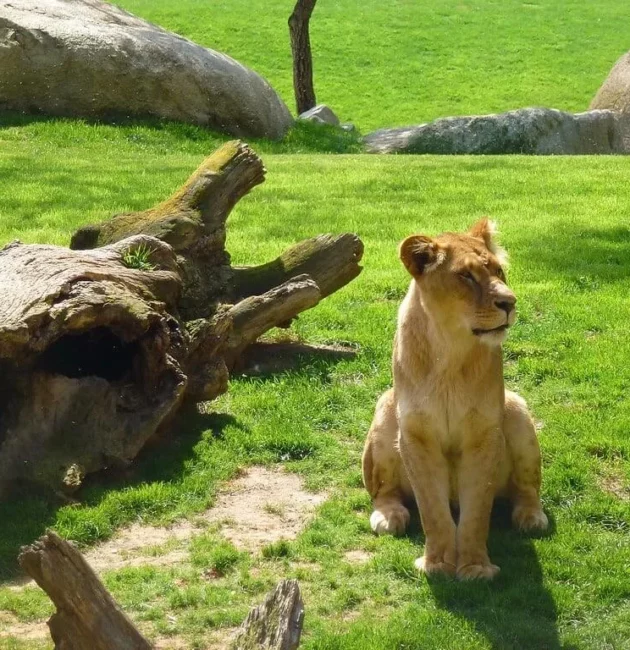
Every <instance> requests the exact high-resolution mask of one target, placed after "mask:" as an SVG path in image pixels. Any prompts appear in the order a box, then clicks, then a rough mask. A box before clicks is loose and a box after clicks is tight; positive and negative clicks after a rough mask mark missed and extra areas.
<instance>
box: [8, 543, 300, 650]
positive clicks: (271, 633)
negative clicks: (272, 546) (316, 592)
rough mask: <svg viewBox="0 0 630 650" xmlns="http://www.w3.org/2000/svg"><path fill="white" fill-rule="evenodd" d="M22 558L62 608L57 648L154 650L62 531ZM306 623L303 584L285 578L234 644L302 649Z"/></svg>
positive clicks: (244, 649) (54, 626) (246, 648)
mask: <svg viewBox="0 0 630 650" xmlns="http://www.w3.org/2000/svg"><path fill="white" fill-rule="evenodd" d="M18 559H19V563H20V566H21V567H22V568H23V569H24V571H26V573H27V574H28V575H29V576H31V578H33V579H34V580H35V582H36V583H37V584H38V585H39V586H40V587H41V588H42V589H43V590H44V591H45V592H46V594H47V595H48V597H49V598H50V599H51V600H52V601H53V604H54V605H55V607H56V610H57V611H56V612H55V613H54V614H53V615H52V616H51V618H50V619H49V621H48V627H49V629H50V635H51V637H52V640H53V641H54V643H55V650H85V649H86V648H90V649H91V650H152V646H151V644H150V643H149V642H148V641H147V640H146V639H145V638H144V637H143V636H142V634H140V632H139V631H138V630H137V629H136V627H135V626H134V625H133V623H132V622H131V621H130V620H129V618H128V617H127V616H126V615H125V613H124V612H123V611H122V610H121V609H120V607H119V606H118V604H117V603H116V601H115V600H114V599H113V598H112V596H111V594H110V593H109V592H108V591H107V590H106V589H105V587H104V586H103V583H102V582H101V581H100V580H99V579H98V577H97V575H96V574H95V573H94V571H93V570H92V568H91V567H90V565H89V564H88V563H87V562H86V561H85V558H84V557H83V556H82V555H81V553H80V552H79V551H78V550H77V549H76V548H75V547H74V546H73V545H72V544H69V543H68V542H67V541H65V540H64V539H62V538H61V537H59V536H58V535H57V534H56V533H54V532H52V531H48V532H47V533H46V534H45V535H44V536H43V537H41V538H40V539H39V540H38V541H37V542H35V543H34V544H32V545H31V546H25V547H23V548H22V550H21V552H20V556H19V558H18ZM303 622H304V605H303V603H302V598H301V595H300V588H299V586H298V583H297V581H296V580H282V581H281V582H279V583H278V585H277V586H276V588H275V589H274V590H273V591H272V592H270V593H269V594H267V597H266V598H265V601H264V602H263V603H262V605H259V606H258V607H255V608H253V609H252V610H251V612H250V613H249V615H248V616H247V618H246V619H245V621H244V622H243V624H242V625H241V627H240V628H239V630H238V632H237V634H236V636H235V638H234V641H233V642H232V644H231V647H232V648H233V649H234V650H296V648H297V647H298V645H299V643H300V636H301V633H302V625H303Z"/></svg>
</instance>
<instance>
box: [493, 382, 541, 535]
mask: <svg viewBox="0 0 630 650" xmlns="http://www.w3.org/2000/svg"><path fill="white" fill-rule="evenodd" d="M504 431H505V439H506V442H507V446H508V450H509V453H510V458H511V461H512V474H511V477H510V497H511V499H512V501H513V504H514V509H513V510H512V522H513V523H514V525H515V526H516V527H517V528H519V529H520V530H524V531H527V530H545V529H546V528H547V526H548V524H549V522H548V520H547V515H546V514H545V513H544V512H543V509H542V505H541V503H540V480H541V477H540V473H541V461H540V447H539V446H538V440H537V438H536V430H535V428H534V423H533V422H532V419H531V416H530V414H529V411H528V409H527V404H526V403H525V400H523V399H522V398H521V397H519V396H518V395H517V394H516V393H512V392H510V391H505V421H504Z"/></svg>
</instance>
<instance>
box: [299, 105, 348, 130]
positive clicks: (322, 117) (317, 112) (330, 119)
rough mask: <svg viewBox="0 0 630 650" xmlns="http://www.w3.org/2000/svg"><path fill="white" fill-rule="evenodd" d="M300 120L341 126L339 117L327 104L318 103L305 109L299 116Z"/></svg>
mask: <svg viewBox="0 0 630 650" xmlns="http://www.w3.org/2000/svg"><path fill="white" fill-rule="evenodd" d="M298 120H306V121H307V122H316V123H318V124H332V125H333V126H339V118H338V117H337V116H336V115H335V114H334V113H333V111H332V109H330V108H329V107H328V106H326V104H318V105H317V106H315V107H314V108H311V109H309V110H308V111H304V113H302V114H301V115H300V116H299V117H298Z"/></svg>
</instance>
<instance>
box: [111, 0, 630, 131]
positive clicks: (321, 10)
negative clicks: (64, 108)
mask: <svg viewBox="0 0 630 650" xmlns="http://www.w3.org/2000/svg"><path fill="white" fill-rule="evenodd" d="M118 4H120V5H121V6H123V7H124V8H125V9H128V10H129V11H132V12H135V13H137V14H139V15H141V16H142V17H144V18H147V19H149V20H152V21H154V22H157V23H158V24H160V25H162V26H164V27H166V28H168V29H171V30H173V31H176V32H178V33H180V34H183V35H184V36H186V37H188V38H191V39H192V40H194V41H196V42H198V43H200V44H202V45H205V46H207V47H211V48H215V49H218V50H220V51H223V52H225V53H227V54H229V55H230V56H233V57H234V58H236V59H237V60H238V61H240V62H242V63H244V64H246V65H249V66H250V67H252V68H253V69H254V70H256V71H257V72H259V73H261V74H262V75H263V76H264V77H266V78H267V79H268V81H269V82H270V83H271V85H272V86H273V87H274V88H275V89H276V90H277V91H278V92H279V93H280V95H281V96H282V97H283V99H284V100H285V101H286V102H287V104H288V106H289V107H290V108H291V110H293V111H294V110H295V107H294V100H293V89H292V75H291V52H290V47H289V37H288V28H287V19H288V17H289V14H290V13H291V11H292V9H293V5H294V4H295V3H294V0H267V1H266V2H262V1H261V0H257V1H253V0H249V1H246V0H210V1H203V2H200V1H199V0H180V1H179V2H177V3H173V2H170V1H169V0H121V1H120V2H119V3H118ZM626 21H627V7H626V5H625V3H624V2H621V1H620V0H598V2H585V1H584V0H531V1H523V0H422V1H419V0H361V1H360V2H357V0H319V2H318V3H317V6H316V8H315V11H314V12H313V16H312V18H311V43H312V48H313V60H314V61H313V62H314V71H315V90H316V93H317V98H318V100H319V101H321V102H325V103H327V104H329V105H330V106H331V107H332V108H333V109H334V110H335V111H337V112H338V114H339V117H340V118H341V119H342V120H343V121H352V122H355V123H356V124H357V126H358V127H359V129H360V130H361V131H362V132H363V133H367V132H368V131H369V130H372V129H375V128H380V127H386V126H398V125H405V124H419V123H421V122H425V121H427V120H431V119H434V118H437V117H444V116H447V115H464V114H470V113H489V112H497V111H504V110H509V109H513V108H520V107H522V106H550V107H553V108H560V109H565V110H569V111H581V110H586V109H587V107H588V105H589V103H590V101H591V99H592V97H593V96H594V94H595V92H596V91H597V89H598V88H599V86H600V85H601V83H602V81H603V80H604V78H605V77H606V75H607V74H608V72H609V70H610V68H611V67H612V65H613V63H614V62H615V60H616V59H617V58H618V57H619V56H621V54H623V53H624V52H626V51H627V50H628V38H627V32H626V31H625V30H624V29H620V28H619V25H623V24H625V22H626Z"/></svg>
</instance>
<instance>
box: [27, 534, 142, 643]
mask: <svg viewBox="0 0 630 650" xmlns="http://www.w3.org/2000/svg"><path fill="white" fill-rule="evenodd" d="M18 560H19V563H20V566H21V567H22V568H23V569H24V571H26V573H27V574H28V575H30V576H31V577H32V578H33V579H34V580H35V582H36V583H37V584H38V585H39V586H40V587H41V588H42V589H43V590H44V591H45V592H46V594H47V595H48V596H49V598H50V599H51V600H52V601H53V603H54V605H55V607H56V610H57V611H56V612H55V613H54V614H53V615H52V616H51V618H50V619H49V621H48V627H49V629H50V636H51V637H52V640H53V641H54V643H55V649H56V650H85V649H86V648H91V649H92V650H152V646H151V644H150V643H149V642H148V641H147V640H146V639H145V638H144V637H143V636H142V635H141V634H140V632H138V630H137V629H136V628H135V627H134V625H133V623H132V622H131V621H130V620H129V618H128V617H127V616H126V615H125V613H124V612H123V611H122V610H121V609H120V607H119V606H118V604H117V603H116V601H115V600H114V599H113V598H112V597H111V595H110V594H109V592H108V591H107V590H106V589H105V587H104V586H103V583H102V582H101V581H100V580H99V579H98V577H97V576H96V574H95V573H94V571H93V570H92V568H91V567H90V565H89V564H88V563H87V562H86V561H85V558H84V557H83V556H82V555H81V553H79V551H77V549H76V548H75V547H74V546H72V544H69V543H68V542H66V541H65V540H64V539H62V538H61V537H59V536H58V535H57V534H56V533H54V532H52V531H48V532H47V533H46V534H45V535H44V536H43V537H41V538H40V539H39V540H38V541H36V542H35V543H34V544H32V545H31V546H25V547H23V548H22V550H21V552H20V556H19V558H18Z"/></svg>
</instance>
